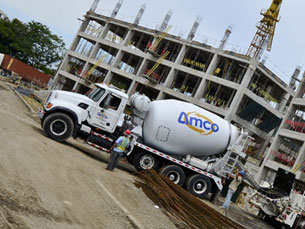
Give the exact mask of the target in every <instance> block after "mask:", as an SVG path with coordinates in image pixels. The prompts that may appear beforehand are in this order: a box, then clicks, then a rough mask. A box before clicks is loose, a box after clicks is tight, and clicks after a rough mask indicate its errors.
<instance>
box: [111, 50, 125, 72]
mask: <svg viewBox="0 0 305 229" xmlns="http://www.w3.org/2000/svg"><path fill="white" fill-rule="evenodd" d="M122 57H123V52H122V50H121V49H120V50H119V51H118V54H117V55H116V57H115V59H114V61H113V63H112V65H111V66H112V67H115V68H116V67H117V66H118V65H119V63H120V61H121V60H122Z"/></svg>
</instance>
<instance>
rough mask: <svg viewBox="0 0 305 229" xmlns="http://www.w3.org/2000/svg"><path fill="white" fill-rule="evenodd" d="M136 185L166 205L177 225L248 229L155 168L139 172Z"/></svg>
mask: <svg viewBox="0 0 305 229" xmlns="http://www.w3.org/2000/svg"><path fill="white" fill-rule="evenodd" d="M135 184H136V186H137V187H139V188H141V189H142V190H143V191H144V192H145V194H146V195H147V196H148V197H149V198H150V199H151V200H152V201H153V202H154V203H155V204H156V205H158V206H159V207H160V208H162V210H163V211H164V213H165V214H166V215H168V216H169V218H170V219H172V221H173V222H174V223H175V225H176V226H177V228H192V229H199V228H211V229H220V228H221V229H229V228H230V229H231V228H244V227H243V226H241V225H239V224H238V223H236V222H234V221H232V220H230V219H229V218H227V217H225V216H223V215H222V214H220V213H218V212H217V211H216V210H214V209H213V208H211V207H209V206H208V205H207V204H205V203H204V202H202V201H201V200H199V199H198V198H196V197H195V196H193V195H192V194H190V193H188V192H187V191H185V190H184V189H183V188H181V187H180V186H178V185H176V184H174V183H173V182H172V181H170V180H169V179H167V178H166V177H165V176H161V175H159V174H158V173H157V172H155V171H154V170H152V169H150V170H145V171H143V172H141V173H139V175H138V177H137V179H136V180H135Z"/></svg>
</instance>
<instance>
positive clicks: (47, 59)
mask: <svg viewBox="0 0 305 229" xmlns="http://www.w3.org/2000/svg"><path fill="white" fill-rule="evenodd" d="M0 41H1V42H0V53H5V54H8V55H10V56H12V57H15V58H16V59H19V60H21V61H23V62H25V63H27V64H28V65H30V66H32V67H34V68H36V69H40V70H41V71H43V72H45V73H47V74H54V73H55V70H56V67H57V65H58V64H59V63H60V61H61V60H62V59H63V55H64V52H65V43H64V42H63V40H62V39H61V38H60V37H58V36H57V35H54V34H52V33H51V31H50V30H49V28H48V27H47V26H45V25H43V24H41V23H39V22H34V21H31V22H29V23H22V22H21V21H19V20H18V19H13V20H12V21H10V20H8V19H0Z"/></svg>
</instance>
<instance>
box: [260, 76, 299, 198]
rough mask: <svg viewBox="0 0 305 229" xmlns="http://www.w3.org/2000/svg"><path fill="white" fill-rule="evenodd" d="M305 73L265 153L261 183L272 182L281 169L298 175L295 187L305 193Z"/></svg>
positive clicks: (261, 169)
mask: <svg viewBox="0 0 305 229" xmlns="http://www.w3.org/2000/svg"><path fill="white" fill-rule="evenodd" d="M304 95H305V73H304V75H303V79H302V80H301V81H300V84H299V87H298V89H297V91H296V94H295V96H294V98H293V100H292V102H291V103H290V106H289V108H288V110H287V112H286V115H285V117H284V119H283V121H282V123H281V125H280V128H279V131H278V132H277V134H276V136H275V137H274V140H273V141H272V144H271V146H270V148H269V149H268V150H267V151H266V154H265V157H264V160H263V163H262V166H261V168H260V172H259V175H258V177H257V178H258V180H264V181H266V182H272V181H273V180H274V178H275V175H276V170H277V169H278V168H282V169H285V170H287V171H290V172H293V173H295V175H296V181H295V184H294V187H295V189H297V190H298V191H301V193H302V192H304V191H305V182H304V181H305V174H304V173H305V120H304V118H305V96H304Z"/></svg>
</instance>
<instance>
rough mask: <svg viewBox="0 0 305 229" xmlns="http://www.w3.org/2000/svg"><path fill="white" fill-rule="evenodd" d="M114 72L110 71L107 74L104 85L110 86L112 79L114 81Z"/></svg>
mask: <svg viewBox="0 0 305 229" xmlns="http://www.w3.org/2000/svg"><path fill="white" fill-rule="evenodd" d="M112 75H113V74H112V72H111V71H108V72H107V74H106V76H105V79H104V83H105V84H110V81H111V79H112Z"/></svg>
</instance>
